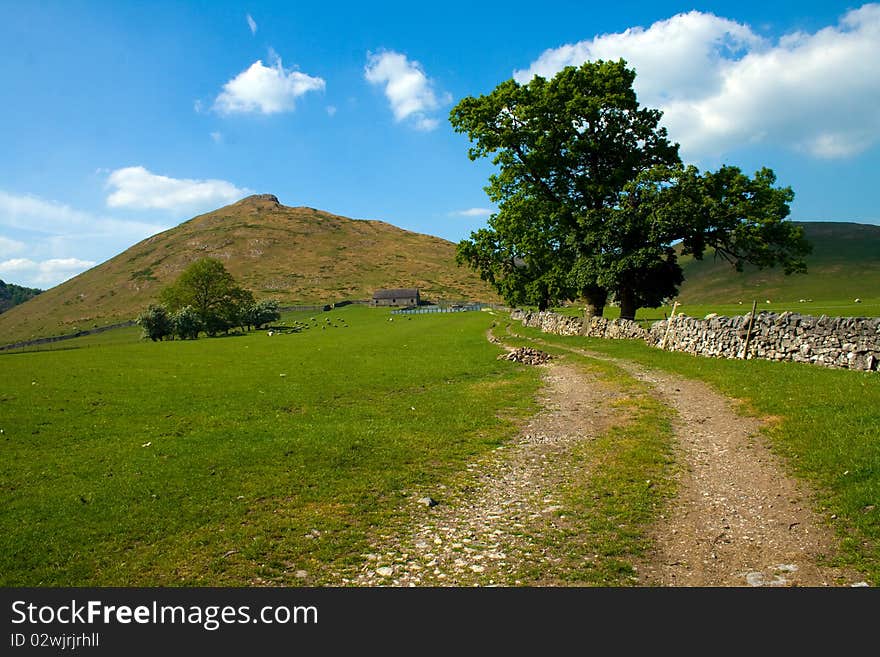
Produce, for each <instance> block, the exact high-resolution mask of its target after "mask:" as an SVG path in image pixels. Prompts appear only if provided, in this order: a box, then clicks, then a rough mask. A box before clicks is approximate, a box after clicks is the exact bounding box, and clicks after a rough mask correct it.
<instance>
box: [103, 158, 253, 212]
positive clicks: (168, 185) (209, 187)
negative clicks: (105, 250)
mask: <svg viewBox="0 0 880 657" xmlns="http://www.w3.org/2000/svg"><path fill="white" fill-rule="evenodd" d="M107 185H108V187H110V188H112V189H113V191H112V193H111V194H110V195H109V196H108V197H107V205H108V206H109V207H111V208H136V209H150V208H154V209H160V210H174V211H178V212H184V211H194V210H196V209H205V210H207V209H215V208H218V207H220V206H222V205H227V204H229V203H232V202H234V201H237V200H239V199H241V198H242V197H244V196H247V195H248V194H249V193H250V191H249V190H247V189H240V188H238V187H236V186H235V185H233V184H232V183H230V182H227V181H225V180H191V179H188V178H170V177H168V176H160V175H157V174H155V173H152V172H151V171H148V170H147V169H145V168H144V167H141V166H137V167H125V168H123V169H117V170H116V171H114V172H112V173H111V174H110V175H109V176H108V178H107Z"/></svg>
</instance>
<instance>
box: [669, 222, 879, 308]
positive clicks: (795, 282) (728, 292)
mask: <svg viewBox="0 0 880 657" xmlns="http://www.w3.org/2000/svg"><path fill="white" fill-rule="evenodd" d="M798 225H800V226H803V227H804V232H805V234H806V237H807V239H808V240H809V241H810V242H811V243H812V245H813V252H812V254H810V255H809V256H808V257H807V273H806V274H793V275H791V276H786V275H785V274H784V273H783V272H782V270H781V269H779V268H773V269H764V270H758V269H757V268H755V267H748V266H747V267H746V268H745V270H744V271H743V272H742V273H738V272H736V271H735V270H734V269H733V268H732V267H731V266H730V265H729V264H728V263H727V262H725V261H724V260H722V259H720V258H718V259H715V258H714V257H713V255H714V254H711V253H709V254H707V255H706V257H705V258H704V259H703V260H702V261H697V260H694V259H693V258H691V257H685V258H682V259H681V263H682V266H683V268H684V275H685V282H684V284H683V285H682V287H681V294H680V295H679V300H680V301H682V302H683V303H701V304H708V303H737V302H738V301H741V300H742V301H749V300H752V299H759V300H764V299H772V300H773V301H798V300H799V299H814V300H815V301H831V300H840V299H854V298H856V297H861V298H865V297H876V296H880V226H871V225H866V224H855V223H845V222H833V221H815V222H813V221H811V222H798Z"/></svg>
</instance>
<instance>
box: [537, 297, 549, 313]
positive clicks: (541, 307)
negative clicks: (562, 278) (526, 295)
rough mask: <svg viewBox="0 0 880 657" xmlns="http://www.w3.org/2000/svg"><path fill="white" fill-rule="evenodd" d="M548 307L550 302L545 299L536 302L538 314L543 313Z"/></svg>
mask: <svg viewBox="0 0 880 657" xmlns="http://www.w3.org/2000/svg"><path fill="white" fill-rule="evenodd" d="M549 307H550V302H549V301H548V300H547V299H541V300H539V301H538V311H539V312H544V311H545V310H547V308H549Z"/></svg>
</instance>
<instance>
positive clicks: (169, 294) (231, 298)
mask: <svg viewBox="0 0 880 657" xmlns="http://www.w3.org/2000/svg"><path fill="white" fill-rule="evenodd" d="M159 300H160V303H159V304H151V305H150V306H149V307H148V308H147V309H146V310H145V311H144V312H143V313H141V314H140V315H139V316H138V318H137V323H138V324H139V325H140V326H141V328H142V329H143V332H144V333H143V335H144V337H145V338H150V339H151V340H153V341H154V342H155V341H159V340H165V339H171V338H178V339H181V340H194V339H196V338H198V337H199V334H200V333H201V332H204V333H205V334H206V335H208V336H212V337H213V336H216V335H219V334H220V333H229V331H230V330H232V329H236V328H238V329H241V330H242V331H246V330H250V329H251V328H255V329H259V328H262V327H263V326H264V325H266V324H268V323H269V322H274V321H277V320H279V319H280V318H281V313H280V312H279V311H278V301H276V300H275V299H264V300H262V301H256V300H255V299H254V295H253V293H252V292H250V291H249V290H246V289H244V288H243V287H241V286H240V285H239V284H238V283H237V282H236V281H235V278H234V277H233V276H232V274H230V273H229V272H228V271H227V270H226V267H224V266H223V263H222V262H220V261H219V260H216V259H214V258H202V259H201V260H197V261H196V262H194V263H192V264H191V265H190V266H189V267H187V268H186V269H185V270H184V271H183V272H182V273H181V274H180V276H179V277H178V278H177V280H176V281H175V282H174V283H173V284H172V285H169V286H168V287H166V288H165V289H163V290H162V292H161V293H160V295H159Z"/></svg>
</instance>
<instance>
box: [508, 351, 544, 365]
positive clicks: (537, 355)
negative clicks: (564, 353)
mask: <svg viewBox="0 0 880 657" xmlns="http://www.w3.org/2000/svg"><path fill="white" fill-rule="evenodd" d="M550 359H551V356H550V354H548V353H545V352H543V351H539V350H538V349H532V348H531V347H518V348H516V349H514V350H513V351H510V352H508V353H506V354H502V355H500V356H499V357H498V360H511V361H513V362H515V363H522V364H524V365H543V364H544V363H547V362H548V361H549V360H550Z"/></svg>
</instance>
